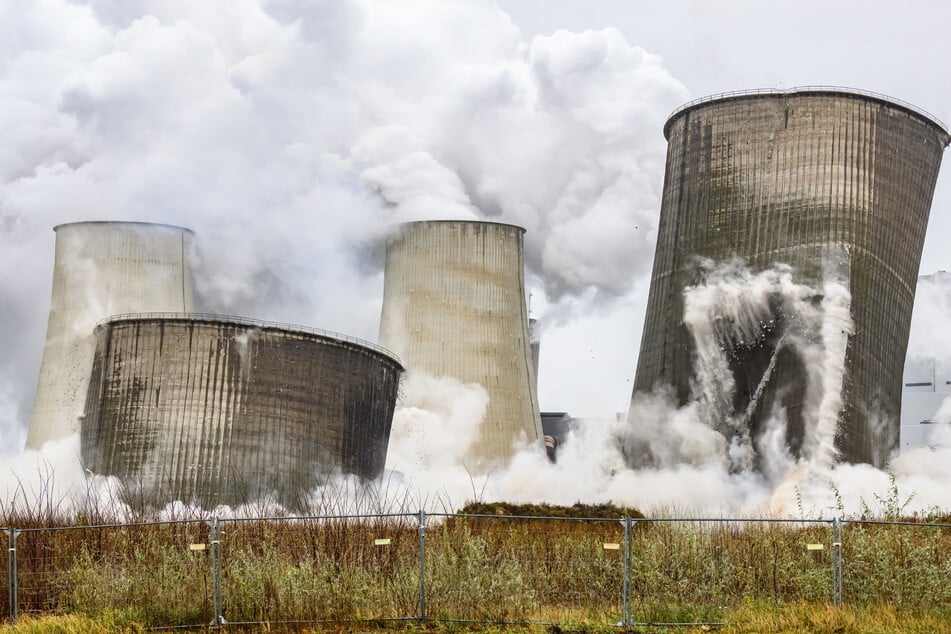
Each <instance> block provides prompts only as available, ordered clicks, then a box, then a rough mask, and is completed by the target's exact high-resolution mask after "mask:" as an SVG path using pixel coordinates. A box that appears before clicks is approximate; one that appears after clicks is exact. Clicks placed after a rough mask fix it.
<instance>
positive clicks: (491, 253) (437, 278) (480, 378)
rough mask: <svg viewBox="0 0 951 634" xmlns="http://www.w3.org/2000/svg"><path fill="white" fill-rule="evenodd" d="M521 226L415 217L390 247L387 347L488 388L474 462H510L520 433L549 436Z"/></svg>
mask: <svg viewBox="0 0 951 634" xmlns="http://www.w3.org/2000/svg"><path fill="white" fill-rule="evenodd" d="M523 234H524V229H522V228H521V227H516V226H512V225H506V224H498V223H490V222H468V221H431V222H411V223H406V224H404V225H401V226H400V227H399V228H398V230H397V231H396V233H395V234H394V236H393V237H392V238H391V240H390V241H389V243H388V245H387V252H386V275H385V281H384V293H383V313H382V319H381V323H380V343H381V345H383V346H386V347H387V348H389V349H390V350H393V351H394V352H396V353H397V354H398V355H399V356H400V358H401V359H402V361H403V363H404V365H405V366H406V369H407V370H408V371H414V370H420V371H423V372H426V373H428V374H430V375H433V376H449V377H453V378H455V379H457V380H459V381H461V382H463V383H478V384H480V385H482V386H483V387H484V388H485V389H486V391H487V392H488V394H489V404H488V408H487V411H486V415H485V418H484V419H483V422H482V427H481V430H480V434H479V438H478V440H477V442H476V444H475V445H474V447H473V448H472V449H471V451H470V453H469V459H468V461H469V466H470V467H476V468H482V469H485V468H490V467H491V466H492V465H494V464H499V463H502V462H504V461H506V460H508V459H509V458H510V457H511V456H512V454H513V447H514V444H515V442H516V440H517V439H518V438H524V439H526V440H528V441H531V442H538V443H540V442H541V437H542V433H541V419H540V417H539V412H538V400H537V397H536V394H535V389H534V380H533V376H532V368H531V351H530V345H529V333H528V314H527V308H526V305H525V277H524V255H523V244H522V238H523Z"/></svg>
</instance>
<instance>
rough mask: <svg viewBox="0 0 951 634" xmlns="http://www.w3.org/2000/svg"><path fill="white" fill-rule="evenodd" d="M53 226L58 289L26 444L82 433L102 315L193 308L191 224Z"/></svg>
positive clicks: (32, 446)
mask: <svg viewBox="0 0 951 634" xmlns="http://www.w3.org/2000/svg"><path fill="white" fill-rule="evenodd" d="M54 230H55V231H56V256H55V258H56V259H55V262H54V265H53V292H52V298H51V301H50V313H49V322H48V325H47V329H46V344H45V347H44V349H43V361H42V364H41V366H40V374H39V380H38V382H37V387H36V398H35V399H34V404H33V413H32V418H31V419H30V428H29V431H28V433H27V440H26V447H27V449H39V448H40V447H42V446H43V444H44V443H46V442H48V441H50V440H55V439H58V438H63V437H65V436H69V435H71V434H74V433H77V432H78V431H79V423H80V417H81V416H82V413H83V406H84V404H85V400H86V386H87V383H88V381H89V373H90V370H91V369H92V359H93V351H94V349H95V340H94V338H93V335H92V333H93V328H94V327H95V325H96V323H97V322H98V321H99V320H101V319H104V318H105V317H108V316H109V315H114V314H117V313H127V312H141V311H175V312H181V311H192V310H194V306H193V294H192V273H191V268H190V266H189V260H188V258H189V251H190V248H191V241H192V232H191V231H190V230H188V229H184V228H182V227H172V226H168V225H160V224H150V223H141V222H77V223H71V224H63V225H59V226H57V227H55V229H54Z"/></svg>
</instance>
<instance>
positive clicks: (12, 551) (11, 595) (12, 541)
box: [3, 526, 20, 623]
mask: <svg viewBox="0 0 951 634" xmlns="http://www.w3.org/2000/svg"><path fill="white" fill-rule="evenodd" d="M3 532H4V533H6V534H7V600H8V601H9V610H10V611H9V616H10V622H11V623H16V621H17V537H19V536H20V531H18V530H17V529H15V528H13V527H12V526H11V527H10V528H5V529H3Z"/></svg>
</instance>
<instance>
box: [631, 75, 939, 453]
mask: <svg viewBox="0 0 951 634" xmlns="http://www.w3.org/2000/svg"><path fill="white" fill-rule="evenodd" d="M664 134H665V136H666V137H667V140H668V150H667V168H666V177H665V180H664V189H663V200H662V207H661V215H660V223H659V228H658V236H657V249H656V253H655V259H654V268H653V273H652V278H651V286H650V294H649V298H648V306H647V316H646V321H645V326H644V334H643V338H642V341H641V349H640V356H639V358H638V365H637V375H636V379H635V387H634V392H635V395H637V394H638V393H640V392H647V391H650V390H652V389H656V388H657V387H659V386H662V385H667V386H670V387H671V388H672V391H673V393H674V395H675V399H676V401H677V402H679V403H680V404H684V403H686V402H687V401H688V400H690V399H692V398H695V397H696V396H697V392H702V391H703V390H707V389H709V388H710V384H709V381H708V379H709V377H703V376H698V375H697V373H696V372H695V369H696V368H697V367H698V366H697V365H696V363H697V360H698V358H700V355H699V354H698V344H697V341H698V339H696V338H692V336H691V333H690V332H689V331H688V328H687V325H685V319H687V316H686V315H685V311H684V308H685V290H686V289H688V288H695V287H696V285H702V284H704V283H705V281H704V280H705V279H706V277H707V276H709V275H710V274H711V273H710V272H711V270H712V268H715V267H716V266H719V265H722V264H723V263H726V262H729V261H730V260H731V259H733V258H739V261H740V263H741V264H742V265H744V266H747V267H749V269H750V270H751V275H754V274H756V273H757V272H762V271H765V270H766V269H769V268H775V267H776V266H777V265H780V267H779V268H778V269H777V270H778V271H779V273H778V275H780V277H781V276H782V275H783V274H784V273H783V271H784V270H785V271H786V272H788V273H789V274H790V275H791V276H792V280H793V281H794V282H795V283H796V284H799V285H802V286H803V287H810V288H814V289H817V293H816V294H814V295H812V296H806V297H801V298H799V300H800V301H801V305H802V306H805V308H803V309H802V312H800V313H798V314H792V313H790V312H789V310H788V304H787V303H784V302H785V301H786V299H784V297H781V296H780V294H779V293H773V294H772V295H771V296H770V297H768V298H765V299H764V302H765V303H766V304H767V305H768V308H767V309H766V311H765V312H763V313H760V314H756V315H753V316H752V317H753V319H752V320H751V324H752V326H753V328H751V329H750V331H749V332H745V333H744V332H739V331H737V330H736V329H734V330H733V333H732V335H730V336H723V333H724V332H726V331H728V330H729V329H730V327H729V325H728V323H727V322H728V321H729V319H730V317H729V316H727V315H715V316H713V318H714V319H715V320H719V321H715V323H713V324H712V326H711V333H712V334H710V337H711V338H714V339H715V340H714V342H713V343H714V345H717V344H718V345H719V346H720V347H721V350H722V351H723V352H724V355H725V356H724V364H725V365H728V369H729V374H730V375H731V376H728V377H725V378H724V377H721V378H720V379H718V380H720V381H721V385H727V386H729V387H730V388H731V389H732V390H733V392H732V401H731V402H726V403H725V404H723V403H721V405H725V408H726V409H727V410H728V411H726V412H725V413H724V415H725V416H726V417H731V420H734V421H735V420H738V419H743V420H745V421H746V424H748V425H749V431H750V433H751V435H752V438H753V439H754V441H755V439H757V438H758V437H760V436H761V435H762V434H763V432H764V425H765V423H766V421H767V420H768V419H776V417H777V415H779V416H781V417H785V419H786V421H787V427H786V430H785V433H786V440H787V445H788V446H789V448H790V449H792V451H793V453H794V454H796V455H802V454H803V453H804V444H808V442H809V439H808V434H809V432H810V425H811V424H814V421H812V422H810V419H809V417H810V416H812V415H821V412H819V414H817V413H816V411H812V412H811V413H810V408H811V407H813V405H811V404H810V403H808V402H805V401H804V399H805V394H806V392H807V388H808V386H809V385H810V381H813V380H814V377H815V376H816V374H817V373H820V372H822V371H823V370H824V369H825V368H823V365H824V363H825V361H824V359H823V358H807V357H804V356H802V355H801V354H797V351H796V345H795V344H796V342H795V341H793V338H791V337H789V336H787V335H789V334H790V333H791V332H793V330H794V329H795V328H799V330H798V331H796V333H795V334H796V337H798V338H800V339H803V338H806V339H811V340H812V341H813V343H815V342H818V343H820V344H822V343H825V344H828V342H829V341H831V340H833V339H835V338H836V337H839V336H840V335H841V336H842V337H843V338H846V337H847V344H845V346H844V353H843V355H844V371H843V374H842V376H841V380H838V381H836V386H834V387H832V388H830V386H829V385H826V386H825V387H826V388H828V389H826V392H825V394H826V397H828V396H829V394H831V393H833V392H835V393H838V392H839V390H841V396H842V399H843V400H842V403H841V406H839V405H838V404H837V403H836V402H835V399H834V398H830V399H828V400H826V401H823V402H822V404H821V407H827V406H828V407H831V408H832V415H833V417H835V416H836V412H838V414H837V418H838V421H837V423H836V421H835V420H834V419H833V432H834V447H835V449H836V450H837V451H836V452H835V453H837V457H838V459H839V460H843V461H847V462H866V463H871V464H873V465H876V466H881V465H883V464H884V463H885V461H886V459H887V457H888V456H889V454H890V453H891V452H892V450H894V449H895V447H896V445H897V442H898V428H899V405H900V402H901V389H902V366H903V363H904V357H905V347H906V344H907V340H908V329H909V323H910V319H911V311H912V304H913V301H914V297H915V282H916V279H917V274H918V266H919V260H920V255H921V249H922V244H923V241H924V237H925V228H926V225H927V222H928V215H929V211H930V206H931V199H932V194H933V192H934V186H935V180H936V178H937V175H938V168H939V165H940V162H941V155H942V151H943V149H944V147H945V146H946V145H947V144H948V141H949V136H948V132H947V130H946V129H945V128H944V127H943V126H942V125H941V124H940V123H939V122H937V121H936V120H934V119H933V118H932V117H931V116H929V115H928V114H926V113H924V112H922V111H919V110H918V109H916V108H914V107H913V106H910V105H908V104H905V103H901V102H896V101H894V100H891V99H890V98H887V97H883V96H879V95H873V94H867V93H861V92H858V91H850V90H840V89H794V90H791V91H758V92H752V93H732V94H729V95H724V96H717V97H711V98H707V99H703V100H700V101H698V102H694V103H691V104H687V105H686V106H684V107H682V108H681V109H679V110H678V111H676V112H675V113H674V114H673V115H672V116H671V117H670V119H669V120H668V121H667V124H666V125H665V127H664ZM782 265H788V267H790V268H789V269H783V268H782ZM733 266H736V262H735V261H734V264H733ZM711 267H712V268H711ZM833 281H837V282H840V283H842V284H844V285H845V286H846V287H847V289H848V291H849V292H850V293H851V300H850V303H848V304H847V307H848V308H849V311H850V314H851V321H852V326H851V329H848V328H845V327H843V328H841V329H838V330H834V329H828V330H826V329H824V328H825V327H823V329H820V328H814V329H812V328H808V327H804V326H803V323H804V320H805V318H804V317H803V315H805V314H806V313H808V312H809V310H810V308H809V307H810V306H812V308H813V309H814V310H815V312H817V313H820V312H821V311H822V310H825V306H826V304H825V302H826V301H827V300H829V301H831V299H834V298H831V299H830V296H829V293H828V292H827V290H824V289H830V288H831V287H830V286H827V284H829V283H830V282H833ZM847 295H848V294H846V297H847ZM735 309H736V306H733V310H735ZM757 320H758V321H757ZM793 322H797V323H793ZM823 323H824V324H828V323H829V322H823ZM731 337H732V338H731ZM800 343H801V342H800ZM714 352H716V351H715V350H714ZM839 386H841V387H839ZM827 413H828V411H827ZM631 418H632V423H633V424H636V421H635V420H634V418H635V416H634V409H633V408H632V417H631ZM813 431H814V430H813ZM831 444H832V443H831V442H830V443H829V445H830V447H831ZM806 457H808V456H806Z"/></svg>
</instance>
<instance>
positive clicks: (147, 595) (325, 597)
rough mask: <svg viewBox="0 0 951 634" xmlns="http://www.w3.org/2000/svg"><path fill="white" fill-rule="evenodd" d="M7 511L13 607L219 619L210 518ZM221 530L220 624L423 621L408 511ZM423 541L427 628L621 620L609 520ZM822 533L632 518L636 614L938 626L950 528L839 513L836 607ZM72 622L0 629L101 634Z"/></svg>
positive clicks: (471, 521) (148, 622)
mask: <svg viewBox="0 0 951 634" xmlns="http://www.w3.org/2000/svg"><path fill="white" fill-rule="evenodd" d="M9 510H10V509H0V515H2V516H3V517H0V523H2V524H4V525H7V526H9V525H11V524H12V525H14V526H17V527H18V529H20V530H22V531H23V533H22V534H21V535H20V537H19V540H18V566H19V572H18V577H17V578H18V592H19V601H18V604H17V605H18V609H19V612H20V614H21V615H26V616H28V617H29V616H39V615H46V614H59V615H90V616H91V617H92V618H93V619H94V620H95V621H96V622H97V623H99V622H100V621H101V620H105V622H110V623H112V624H113V625H114V626H115V627H117V628H120V629H116V630H105V631H135V630H134V627H135V624H141V625H142V626H152V627H154V626H168V625H196V624H203V623H209V622H211V621H212V619H213V614H214V609H213V605H214V601H213V592H212V590H213V586H214V583H213V582H214V577H213V573H212V566H211V559H210V555H209V550H207V549H206V550H192V549H191V545H193V544H208V543H209V541H210V539H209V537H210V535H209V532H210V529H209V526H208V524H207V523H206V522H205V521H204V520H202V519H197V518H183V519H181V520H180V521H176V522H169V523H164V524H157V525H134V524H121V523H119V524H117V525H115V526H108V527H88V526H77V524H87V523H102V522H114V521H115V520H117V519H127V518H119V517H117V514H116V513H112V512H111V511H110V509H109V507H108V505H106V506H102V507H99V508H93V509H92V511H88V512H85V513H84V514H83V515H82V516H80V517H71V518H67V517H64V516H63V514H62V513H58V512H57V509H56V508H55V506H54V505H52V504H49V503H43V502H42V501H41V502H40V503H38V504H36V505H34V506H32V507H30V508H28V509H26V511H24V509H23V508H22V507H21V508H20V509H18V510H17V512H16V513H9V512H8V511H9ZM505 510H507V511H512V510H513V507H510V506H507V507H505ZM540 510H541V511H544V510H545V509H542V508H541V507H533V509H531V512H532V513H533V514H534V513H538V512H540ZM603 510H604V509H602V511H603ZM494 512H498V510H495V511H494ZM589 512H590V511H588V510H586V509H576V510H574V511H571V512H570V513H574V514H580V515H587V516H588V517H590V516H591V515H588V513H589ZM561 514H562V515H567V514H569V512H568V511H565V512H564V513H561ZM592 514H593V513H592ZM221 528H222V534H221V551H222V557H221V573H222V585H223V589H222V597H223V613H224V616H225V618H226V619H228V621H230V622H266V623H270V624H272V625H273V626H274V627H277V626H278V625H279V624H280V623H289V622H290V623H316V622H323V623H325V624H340V623H347V622H354V621H361V622H363V625H362V626H361V627H364V628H366V627H368V625H366V624H367V623H382V622H386V623H387V627H389V628H393V627H396V626H397V625H398V624H399V621H396V620H395V619H412V618H415V617H416V616H418V613H419V609H420V606H419V589H420V583H419V582H420V577H419V575H420V564H419V530H418V526H417V520H416V518H415V517H414V516H412V515H407V516H401V517H388V518H382V517H376V518H372V517H367V518H364V519H352V518H351V519H347V518H343V519H323V520H318V519H289V518H282V519H271V520H260V519H250V520H227V521H222V522H221ZM49 529H56V530H49ZM425 538H426V551H425V556H426V560H425V577H424V579H425V584H424V591H425V611H426V617H427V619H429V621H430V623H431V627H435V626H436V625H432V624H438V623H442V625H441V626H439V627H440V628H443V629H449V630H451V629H453V628H457V629H461V628H463V627H468V626H462V625H452V624H451V622H454V621H479V622H489V623H497V624H498V623H506V624H508V625H506V627H507V628H511V627H514V626H515V624H519V623H525V622H540V623H549V624H557V625H558V627H560V628H563V629H565V630H584V631H616V628H615V624H616V623H617V622H618V621H619V620H620V618H621V612H622V591H621V588H622V586H623V579H624V570H623V561H624V560H623V556H624V551H623V547H622V546H623V541H624V528H623V526H622V524H621V523H620V522H618V521H617V520H616V519H598V520H587V521H578V520H573V519H566V518H557V519H524V518H523V519H511V518H505V517H488V518H476V517H454V518H449V519H448V520H442V521H437V522H434V523H431V524H430V525H429V526H427V530H426V534H425ZM378 540H383V541H382V542H381V541H378ZM831 541H832V533H831V528H830V526H829V525H828V524H821V523H812V524H809V523H802V524H767V523H749V524H744V523H738V522H732V521H718V522H700V521H697V520H685V521H676V522H663V523H653V522H648V521H643V520H639V521H637V522H636V523H635V525H634V530H633V532H632V542H631V564H632V565H631V570H630V579H631V587H632V597H633V603H632V616H633V618H634V620H635V621H636V622H652V623H658V622H660V623H663V622H687V623H691V622H726V623H728V625H727V626H726V627H725V628H724V631H727V632H733V631H736V632H741V631H750V632H760V631H762V632H767V631H769V632H774V631H790V632H796V631H803V632H805V631H828V632H839V631H841V632H852V631H857V632H858V631H877V632H891V631H921V632H925V631H928V632H931V631H947V630H945V629H942V628H945V627H946V624H947V622H948V620H949V619H951V584H949V583H948V582H947V580H948V579H949V578H951V528H947V527H945V528H942V527H914V526H884V525H873V524H858V523H856V524H850V525H848V526H847V527H846V529H845V534H844V553H843V556H844V563H845V574H844V598H845V603H846V605H847V608H846V609H843V610H837V609H834V608H831V607H829V604H830V603H831V600H832V559H831V557H832V550H831V547H830V546H831ZM810 544H813V545H815V544H822V545H823V549H822V550H810V549H808V548H807V546H808V545H810ZM6 593H7V585H6V575H5V574H4V575H0V618H3V617H7V616H8V615H7V605H6V601H5V600H4V599H5V598H6ZM883 606H887V607H883ZM116 615H121V619H120V618H119V617H117V616H116ZM71 619H72V620H73V621H71ZM76 619H78V620H76ZM110 619H111V621H110ZM391 619H392V620H391ZM74 621H75V622H76V623H81V622H82V617H79V616H73V617H64V619H63V620H62V621H56V622H57V623H62V624H64V625H62V627H63V628H68V627H73V626H72V625H68V623H71V622H74ZM39 622H41V623H42V622H45V621H43V620H41V621H39ZM31 623H36V622H34V621H25V622H24V623H23V624H22V627H28V626H31V625H30V624H31ZM919 625H920V627H919ZM38 627H39V626H38ZM43 627H45V626H43ZM50 627H60V626H59V625H55V626H50ZM76 627H78V628H79V629H74V630H70V629H58V630H57V629H48V630H43V629H37V630H11V629H0V632H7V631H38V632H40V631H63V632H69V631H98V630H91V629H83V628H82V627H79V626H76ZM97 627H98V626H97ZM122 627H127V628H132V629H127V630H123V629H121V628H122ZM295 627H296V625H295ZM328 627H329V625H328ZM915 627H917V628H918V629H913V628H915ZM744 628H745V629H744ZM797 628H798V629H797ZM855 628H859V629H855ZM862 628H865V629H862ZM869 628H872V629H869ZM874 628H878V629H874ZM896 628H898V629H896ZM902 628H904V629H902ZM655 630H656V628H655ZM655 630H651V631H655ZM532 631H536V630H532ZM677 631H680V632H683V631H685V630H683V629H680V630H677ZM688 631H689V630H688Z"/></svg>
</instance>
